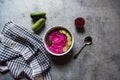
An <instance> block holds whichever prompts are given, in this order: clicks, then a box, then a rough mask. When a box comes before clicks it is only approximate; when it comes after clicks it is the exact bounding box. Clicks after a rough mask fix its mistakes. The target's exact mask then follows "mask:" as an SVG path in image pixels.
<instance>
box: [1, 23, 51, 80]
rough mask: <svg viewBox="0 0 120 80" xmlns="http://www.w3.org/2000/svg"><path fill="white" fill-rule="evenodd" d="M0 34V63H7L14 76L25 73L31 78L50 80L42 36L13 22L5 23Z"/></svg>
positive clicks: (48, 64) (47, 59) (19, 76)
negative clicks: (0, 35)
mask: <svg viewBox="0 0 120 80" xmlns="http://www.w3.org/2000/svg"><path fill="white" fill-rule="evenodd" d="M1 34H2V38H1V40H0V63H2V62H4V63H6V64H7V67H8V70H9V71H10V72H11V74H12V75H13V77H14V78H23V77H25V76H26V75H27V76H28V77H29V78H30V79H32V80H51V76H50V71H49V69H50V60H49V58H48V56H47V55H46V50H45V48H44V44H43V41H42V38H40V37H39V36H38V35H36V34H34V33H32V32H30V31H28V30H27V29H26V28H24V27H20V26H17V25H15V24H14V23H13V22H8V23H6V24H5V26H4V28H3V30H2V33H1ZM37 77H38V78H39V79H36V78H37Z"/></svg>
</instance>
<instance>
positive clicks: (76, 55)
mask: <svg viewBox="0 0 120 80" xmlns="http://www.w3.org/2000/svg"><path fill="white" fill-rule="evenodd" d="M85 46H86V44H84V45H83V46H82V48H81V49H80V50H79V51H78V52H77V53H76V54H75V55H74V57H73V58H74V59H76V58H77V57H78V55H79V54H80V53H81V51H82V50H83V48H84V47H85Z"/></svg>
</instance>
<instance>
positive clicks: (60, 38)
mask: <svg viewBox="0 0 120 80" xmlns="http://www.w3.org/2000/svg"><path fill="white" fill-rule="evenodd" d="M49 39H50V40H52V44H51V45H50V46H49V45H48V44H47V47H48V49H49V50H50V51H51V52H54V53H56V54H61V53H63V47H64V46H65V45H66V40H67V39H66V36H65V35H64V34H61V33H60V32H59V30H55V31H53V32H51V33H49V34H48V36H47V39H46V43H47V42H48V40H49Z"/></svg>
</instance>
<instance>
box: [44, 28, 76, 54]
mask: <svg viewBox="0 0 120 80" xmlns="http://www.w3.org/2000/svg"><path fill="white" fill-rule="evenodd" d="M54 29H64V30H66V31H68V32H69V33H70V35H71V38H72V44H71V46H70V47H69V49H68V50H67V51H66V52H64V53H61V54H57V53H54V52H52V51H50V50H49V49H48V47H47V44H46V37H47V35H48V34H49V33H50V32H51V31H52V30H54ZM43 40H44V45H45V48H46V50H47V51H48V52H49V53H50V54H52V55H54V56H63V55H65V54H67V53H68V52H70V50H71V49H72V47H73V44H74V37H73V34H72V33H71V32H70V30H68V29H67V28H65V27H62V26H55V27H52V28H50V29H49V30H48V31H47V32H46V33H45V35H44V39H43Z"/></svg>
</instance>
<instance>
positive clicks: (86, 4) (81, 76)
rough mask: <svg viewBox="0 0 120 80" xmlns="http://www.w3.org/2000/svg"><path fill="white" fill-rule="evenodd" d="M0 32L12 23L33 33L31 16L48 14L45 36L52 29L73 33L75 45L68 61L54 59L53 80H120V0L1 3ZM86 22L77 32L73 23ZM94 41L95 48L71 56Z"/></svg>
mask: <svg viewBox="0 0 120 80" xmlns="http://www.w3.org/2000/svg"><path fill="white" fill-rule="evenodd" d="M0 10H1V11H0V31H1V30H2V28H3V26H4V24H5V23H6V22H8V21H13V22H15V23H16V24H18V25H20V26H24V27H26V28H27V29H29V30H30V31H32V30H31V25H32V20H31V18H30V15H29V14H30V13H31V12H37V11H45V12H47V20H46V26H45V28H43V30H41V31H40V33H39V36H40V37H43V36H44V34H45V32H46V31H47V30H48V29H49V28H51V27H53V26H57V25H60V26H64V27H66V28H68V29H69V30H71V32H72V33H73V35H74V38H75V43H74V46H73V49H72V51H71V52H70V54H69V55H66V56H65V57H59V58H58V57H53V56H51V64H52V65H51V75H52V79H53V80H120V0H0ZM77 17H83V18H84V19H85V21H86V23H85V26H84V31H83V32H78V31H77V30H76V28H75V26H74V20H75V18H77ZM87 35H90V36H92V37H93V44H92V45H90V46H87V47H85V48H84V49H83V51H82V52H81V54H80V55H79V57H78V58H77V59H76V60H73V59H72V56H73V55H74V54H75V53H76V52H77V51H78V50H79V48H80V47H81V46H82V44H83V40H84V38H85V37H86V36H87ZM0 80H14V79H13V78H12V76H11V75H10V74H9V73H6V74H2V73H0Z"/></svg>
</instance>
